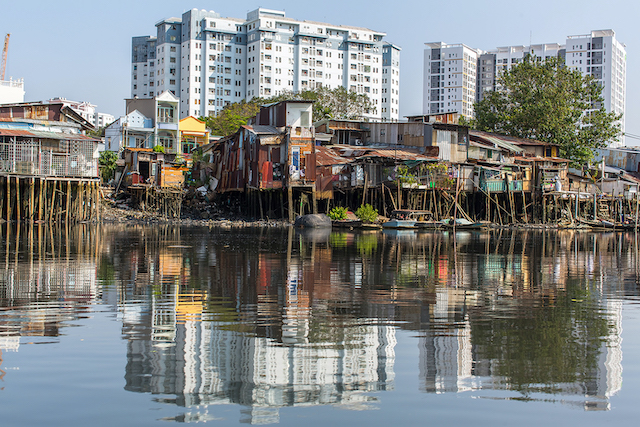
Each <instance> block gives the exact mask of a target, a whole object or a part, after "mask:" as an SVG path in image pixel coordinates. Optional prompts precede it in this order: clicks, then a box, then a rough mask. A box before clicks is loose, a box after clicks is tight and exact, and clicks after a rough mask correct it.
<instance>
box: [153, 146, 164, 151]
mask: <svg viewBox="0 0 640 427" xmlns="http://www.w3.org/2000/svg"><path fill="white" fill-rule="evenodd" d="M153 151H154V153H164V152H165V151H164V147H163V146H162V145H156V146H154V147H153Z"/></svg>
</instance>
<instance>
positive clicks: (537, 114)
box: [472, 55, 621, 164]
mask: <svg viewBox="0 0 640 427" xmlns="http://www.w3.org/2000/svg"><path fill="white" fill-rule="evenodd" d="M498 85H499V86H500V89H499V90H496V91H491V92H486V93H485V96H484V99H483V100H482V101H480V102H477V103H476V104H475V115H476V117H475V119H474V120H473V121H472V126H473V127H475V128H476V129H478V130H482V131H488V132H496V133H502V134H505V135H510V136H514V137H519V138H529V139H535V140H538V141H543V142H549V143H553V144H558V145H559V147H560V155H561V156H562V157H565V158H567V159H570V160H572V161H573V163H574V164H585V163H587V162H589V161H590V160H592V159H593V157H594V150H595V149H597V148H602V147H605V146H606V145H607V143H608V142H610V141H611V140H613V139H614V138H616V137H617V136H618V135H619V133H620V124H619V122H618V121H619V120H620V118H621V116H620V115H616V114H614V113H607V112H606V110H605V109H604V106H603V98H602V87H601V86H600V85H599V84H598V82H597V81H596V80H595V79H594V78H593V77H592V76H589V75H583V74H582V73H581V72H580V71H578V70H572V69H570V68H569V67H567V66H565V65H564V63H563V61H561V60H560V59H559V58H557V57H551V58H546V59H545V60H541V59H540V58H535V57H533V56H531V55H527V56H526V57H525V58H524V60H523V61H522V62H521V63H518V64H516V65H514V66H513V67H512V68H511V70H507V71H505V72H503V73H502V74H501V75H500V77H499V78H498Z"/></svg>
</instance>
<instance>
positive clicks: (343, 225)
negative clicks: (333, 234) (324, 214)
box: [331, 219, 362, 228]
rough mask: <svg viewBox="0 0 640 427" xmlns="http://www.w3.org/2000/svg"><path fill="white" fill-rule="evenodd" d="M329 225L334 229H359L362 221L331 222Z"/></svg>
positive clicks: (341, 220) (343, 220)
mask: <svg viewBox="0 0 640 427" xmlns="http://www.w3.org/2000/svg"><path fill="white" fill-rule="evenodd" d="M331 225H332V226H333V227H336V228H360V227H362V221H361V220H359V219H340V220H332V221H331Z"/></svg>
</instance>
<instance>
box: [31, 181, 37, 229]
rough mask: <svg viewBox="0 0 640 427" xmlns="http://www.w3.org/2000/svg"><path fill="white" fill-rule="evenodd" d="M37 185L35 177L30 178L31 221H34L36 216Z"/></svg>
mask: <svg viewBox="0 0 640 427" xmlns="http://www.w3.org/2000/svg"><path fill="white" fill-rule="evenodd" d="M35 186H36V180H35V178H33V177H31V179H30V180H29V221H33V220H34V216H35V203H34V194H35Z"/></svg>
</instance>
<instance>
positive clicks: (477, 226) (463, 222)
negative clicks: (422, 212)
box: [442, 218, 490, 230]
mask: <svg viewBox="0 0 640 427" xmlns="http://www.w3.org/2000/svg"><path fill="white" fill-rule="evenodd" d="M442 224H443V226H444V228H447V229H450V230H452V229H453V228H455V229H456V230H484V229H486V228H487V227H489V224H490V223H489V222H488V221H479V222H473V221H469V220H468V219H465V218H456V219H455V220H454V219H453V218H449V219H445V220H443V221H442Z"/></svg>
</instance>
